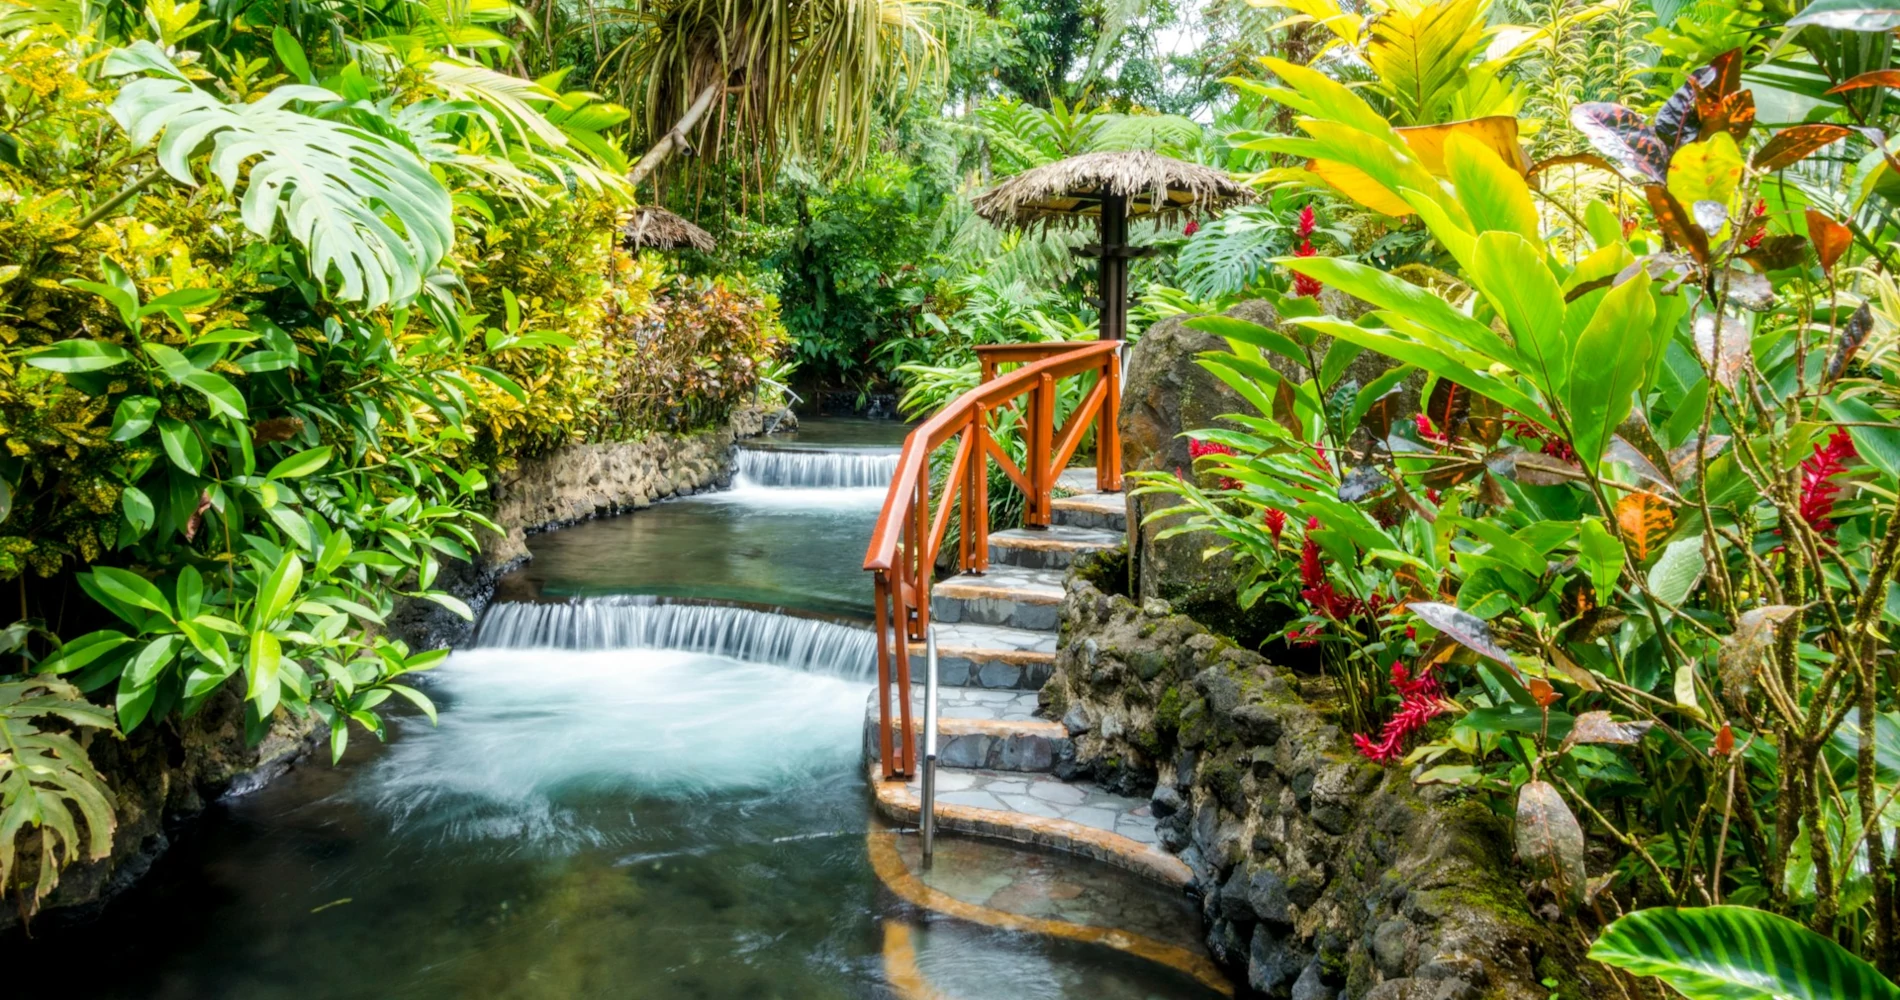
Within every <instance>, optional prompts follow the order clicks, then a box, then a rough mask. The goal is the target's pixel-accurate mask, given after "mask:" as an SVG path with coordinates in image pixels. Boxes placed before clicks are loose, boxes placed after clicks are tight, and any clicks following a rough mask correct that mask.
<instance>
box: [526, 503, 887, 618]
mask: <svg viewBox="0 0 1900 1000" xmlns="http://www.w3.org/2000/svg"><path fill="white" fill-rule="evenodd" d="M883 503H884V490H883V488H882V487H856V488H850V489H827V488H776V487H759V486H742V487H738V488H735V489H731V490H722V491H720V492H717V493H703V494H700V495H699V496H694V497H686V498H684V499H680V500H669V501H667V502H665V503H659V504H655V505H653V506H652V507H650V508H648V509H646V510H642V511H637V512H635V513H633V514H630V515H626V516H622V517H612V518H603V519H601V520H597V521H588V522H585V523H582V524H577V525H574V526H573V527H571V528H563V529H561V530H560V531H551V532H548V533H546V534H542V535H535V536H532V537H531V538H530V539H529V546H528V547H529V548H530V549H531V550H533V552H534V560H533V561H532V562H530V563H529V564H528V565H527V566H526V567H524V568H523V569H522V570H521V571H520V573H518V574H516V575H515V578H514V579H512V580H509V581H508V582H507V584H506V585H505V586H504V587H503V588H501V590H500V591H499V592H498V593H497V595H496V597H497V600H505V599H517V600H520V599H533V598H537V597H538V598H540V599H543V600H545V599H549V598H567V597H579V596H596V595H602V594H653V595H661V596H667V597H687V598H703V599H712V600H720V601H738V602H744V603H748V604H760V605H767V606H771V607H786V608H795V609H799V610H805V611H815V612H823V613H827V614H842V615H854V616H859V617H866V618H868V617H869V616H870V614H871V577H870V574H868V573H866V572H865V571H864V548H865V545H866V544H868V543H869V541H870V537H871V525H872V524H873V523H874V522H875V521H876V520H877V514H878V510H879V508H880V507H882V505H883Z"/></svg>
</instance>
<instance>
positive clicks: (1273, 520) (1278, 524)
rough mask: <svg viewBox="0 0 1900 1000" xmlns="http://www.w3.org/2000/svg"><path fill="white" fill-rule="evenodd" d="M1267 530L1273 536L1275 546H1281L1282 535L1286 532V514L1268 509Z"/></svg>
mask: <svg viewBox="0 0 1900 1000" xmlns="http://www.w3.org/2000/svg"><path fill="white" fill-rule="evenodd" d="M1265 520H1266V522H1267V530H1268V531H1269V532H1271V533H1272V534H1273V544H1275V545H1278V544H1280V533H1281V532H1283V531H1285V530H1286V512H1285V511H1280V510H1275V509H1273V508H1272V507H1268V508H1267V513H1266V518H1265Z"/></svg>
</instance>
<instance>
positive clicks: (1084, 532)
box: [990, 525, 1126, 569]
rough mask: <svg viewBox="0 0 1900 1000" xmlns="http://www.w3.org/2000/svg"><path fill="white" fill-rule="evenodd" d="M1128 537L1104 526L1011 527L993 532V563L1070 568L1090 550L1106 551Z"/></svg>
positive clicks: (991, 545) (1027, 567)
mask: <svg viewBox="0 0 1900 1000" xmlns="http://www.w3.org/2000/svg"><path fill="white" fill-rule="evenodd" d="M1125 537H1126V536H1125V535H1123V533H1122V532H1119V531H1108V530H1106V529H1103V528H1074V527H1069V526H1067V525H1052V526H1050V527H1048V528H1044V529H1041V530H1039V531H1038V530H1032V529H1029V528H1010V529H1008V530H1006V531H998V532H996V533H994V534H992V535H990V565H991V567H992V568H994V567H995V566H998V565H1002V566H1021V567H1023V568H1025V569H1067V568H1069V567H1070V566H1073V565H1075V561H1076V560H1077V559H1078V558H1080V557H1082V556H1085V555H1088V554H1089V553H1091V552H1103V551H1106V550H1108V549H1112V548H1114V547H1115V546H1117V545H1120V544H1121V543H1122V540H1123V539H1124V538H1125Z"/></svg>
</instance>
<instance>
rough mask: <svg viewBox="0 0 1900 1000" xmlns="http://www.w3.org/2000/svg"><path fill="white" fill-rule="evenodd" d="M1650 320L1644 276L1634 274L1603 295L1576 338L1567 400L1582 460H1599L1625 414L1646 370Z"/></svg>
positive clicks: (1650, 306)
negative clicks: (1581, 332)
mask: <svg viewBox="0 0 1900 1000" xmlns="http://www.w3.org/2000/svg"><path fill="white" fill-rule="evenodd" d="M1655 322H1656V302H1655V300H1654V299H1653V298H1651V297H1650V294H1649V276H1648V275H1647V274H1643V273H1641V272H1638V273H1637V275H1636V277H1634V278H1631V279H1630V280H1628V281H1625V282H1623V283H1622V284H1621V285H1618V286H1616V287H1615V288H1613V289H1611V290H1610V293H1609V294H1608V295H1605V296H1604V297H1603V301H1602V302H1601V303H1599V304H1598V305H1597V311H1596V314H1595V315H1593V316H1591V317H1590V322H1589V324H1588V325H1586V326H1585V327H1584V328H1583V334H1582V336H1580V337H1578V338H1577V347H1576V354H1575V355H1574V356H1573V357H1572V358H1571V362H1570V371H1571V382H1570V394H1569V402H1570V424H1571V430H1572V432H1573V437H1574V441H1573V444H1574V446H1575V448H1576V450H1577V457H1578V458H1579V459H1581V460H1582V461H1585V462H1589V463H1591V464H1592V465H1594V464H1595V463H1596V462H1598V461H1600V460H1601V459H1602V457H1603V449H1604V448H1605V447H1606V446H1607V445H1608V444H1609V443H1610V435H1611V434H1613V433H1615V431H1616V428H1617V426H1618V425H1620V424H1622V422H1623V420H1624V418H1625V417H1628V416H1629V414H1630V408H1631V407H1632V406H1633V405H1634V402H1635V394H1636V392H1637V390H1639V389H1641V388H1643V382H1644V381H1645V380H1646V377H1647V376H1648V373H1649V351H1650V328H1651V327H1652V326H1654V325H1655Z"/></svg>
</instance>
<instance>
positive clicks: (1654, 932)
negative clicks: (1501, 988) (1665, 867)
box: [1590, 906, 1900, 1000]
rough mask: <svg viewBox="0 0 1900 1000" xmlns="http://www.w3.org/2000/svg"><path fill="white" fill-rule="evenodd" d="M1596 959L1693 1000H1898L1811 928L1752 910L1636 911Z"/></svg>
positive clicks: (1877, 977) (1871, 971)
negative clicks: (1659, 981)
mask: <svg viewBox="0 0 1900 1000" xmlns="http://www.w3.org/2000/svg"><path fill="white" fill-rule="evenodd" d="M1590 957H1591V958H1594V959H1596V960H1597V961H1599V962H1602V963H1603V964H1605V965H1613V966H1616V967H1617V968H1619V969H1627V970H1629V971H1630V972H1633V973H1635V974H1637V975H1639V976H1655V977H1656V978H1658V979H1661V980H1662V981H1663V982H1665V983H1668V984H1669V986H1670V987H1671V988H1673V989H1675V990H1676V991H1677V992H1678V993H1681V994H1682V995H1683V996H1685V997H1688V998H1689V1000H1794V998H1800V1000H1900V988H1896V987H1895V986H1894V984H1893V983H1892V982H1891V981H1890V980H1888V979H1887V977H1885V976H1883V975H1881V974H1880V972H1879V971H1878V970H1876V969H1875V968H1874V967H1873V966H1871V965H1869V964H1867V963H1866V962H1864V961H1862V960H1860V959H1859V958H1856V957H1855V956H1854V955H1853V954H1851V953H1850V952H1848V951H1847V949H1845V948H1842V947H1841V946H1840V945H1837V944H1835V943H1834V942H1832V941H1830V940H1828V939H1827V938H1824V937H1822V936H1821V935H1819V934H1816V933H1814V932H1813V931H1811V930H1808V929H1807V928H1806V927H1803V926H1801V925H1800V924H1797V923H1795V922H1794V921H1792V920H1789V919H1788V918H1786V917H1782V916H1777V915H1775V914H1773V913H1768V912H1766V911H1763V910H1756V909H1752V908H1750V907H1746V906H1705V907H1699V908H1695V909H1676V908H1673V907H1659V908H1656V909H1651V910H1637V911H1636V912H1635V913H1631V914H1629V915H1628V916H1625V917H1623V918H1622V919H1620V920H1618V921H1617V922H1615V923H1613V924H1611V925H1610V926H1609V927H1607V928H1605V929H1604V931H1603V934H1602V935H1601V936H1600V937H1598V938H1597V942H1596V944H1594V945H1592V946H1591V948H1590Z"/></svg>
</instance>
